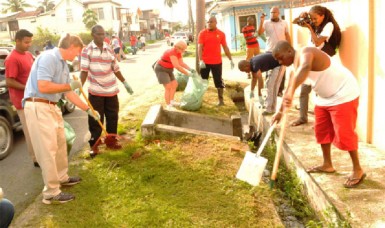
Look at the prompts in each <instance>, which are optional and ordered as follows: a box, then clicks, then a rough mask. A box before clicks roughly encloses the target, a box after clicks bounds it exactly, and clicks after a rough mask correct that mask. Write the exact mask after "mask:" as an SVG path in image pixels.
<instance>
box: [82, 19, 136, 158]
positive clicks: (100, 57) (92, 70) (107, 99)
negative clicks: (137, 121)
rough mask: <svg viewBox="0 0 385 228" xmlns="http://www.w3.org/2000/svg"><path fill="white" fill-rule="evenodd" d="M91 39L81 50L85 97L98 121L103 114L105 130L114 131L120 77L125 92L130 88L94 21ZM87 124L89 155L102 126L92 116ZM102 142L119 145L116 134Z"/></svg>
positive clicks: (118, 146)
mask: <svg viewBox="0 0 385 228" xmlns="http://www.w3.org/2000/svg"><path fill="white" fill-rule="evenodd" d="M91 35H92V37H93V40H92V41H91V42H90V43H89V44H88V45H87V46H86V47H85V48H84V49H83V52H82V54H81V67H80V70H81V73H80V77H81V81H82V84H83V85H84V83H85V81H86V79H87V80H88V82H89V83H90V84H89V87H88V99H89V101H90V102H91V104H92V106H93V107H94V108H95V110H96V111H98V112H99V114H100V116H101V122H102V123H103V122H104V117H106V130H107V132H108V133H110V134H115V135H116V134H117V131H118V119H119V99H118V93H119V89H118V83H117V80H116V79H119V81H121V82H122V83H123V84H124V87H125V88H126V90H127V92H128V93H130V94H133V92H134V91H133V90H132V88H131V87H130V86H129V85H128V82H127V81H126V79H125V78H124V77H123V75H122V73H121V72H120V68H119V65H118V63H117V61H116V59H115V58H114V51H113V50H112V49H111V47H110V46H109V45H107V44H106V43H104V42H103V40H104V36H105V32H104V28H103V27H102V26H101V25H95V26H94V27H92V29H91ZM88 126H89V130H90V132H91V139H90V140H89V144H90V147H91V150H90V156H91V157H94V156H96V155H97V154H98V153H99V151H98V147H97V146H98V145H95V144H96V142H97V141H98V139H99V137H100V135H101V133H102V128H101V127H100V126H99V124H98V122H97V121H95V120H94V119H93V118H88ZM105 144H106V146H107V147H108V148H110V149H121V148H122V146H121V145H120V144H119V143H118V141H117V139H116V137H115V136H108V137H107V138H106V139H105Z"/></svg>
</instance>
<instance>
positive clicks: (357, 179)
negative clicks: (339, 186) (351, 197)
mask: <svg viewBox="0 0 385 228" xmlns="http://www.w3.org/2000/svg"><path fill="white" fill-rule="evenodd" d="M365 177H366V173H364V174H362V176H361V178H352V177H349V178H348V179H347V180H346V182H345V183H344V187H345V188H356V187H357V186H358V185H360V184H361V183H362V181H364V179H365ZM349 182H350V184H348V183H349ZM352 182H355V183H352Z"/></svg>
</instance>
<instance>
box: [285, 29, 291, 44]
mask: <svg viewBox="0 0 385 228" xmlns="http://www.w3.org/2000/svg"><path fill="white" fill-rule="evenodd" d="M285 37H286V41H287V42H289V44H291V37H290V33H289V32H285Z"/></svg>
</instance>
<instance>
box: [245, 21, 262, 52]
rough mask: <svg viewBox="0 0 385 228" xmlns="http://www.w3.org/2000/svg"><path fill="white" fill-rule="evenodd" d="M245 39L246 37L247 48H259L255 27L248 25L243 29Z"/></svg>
mask: <svg viewBox="0 0 385 228" xmlns="http://www.w3.org/2000/svg"><path fill="white" fill-rule="evenodd" d="M242 33H243V37H245V40H246V46H247V48H255V47H258V46H259V44H258V40H257V38H256V37H254V33H255V27H254V26H252V25H246V26H245V27H243V28H242Z"/></svg>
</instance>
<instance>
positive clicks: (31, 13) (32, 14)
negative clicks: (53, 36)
mask: <svg viewBox="0 0 385 228" xmlns="http://www.w3.org/2000/svg"><path fill="white" fill-rule="evenodd" d="M39 14H40V11H39V10H36V11H29V12H20V13H18V14H17V16H16V18H25V17H35V16H37V15H39Z"/></svg>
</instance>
